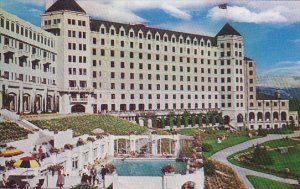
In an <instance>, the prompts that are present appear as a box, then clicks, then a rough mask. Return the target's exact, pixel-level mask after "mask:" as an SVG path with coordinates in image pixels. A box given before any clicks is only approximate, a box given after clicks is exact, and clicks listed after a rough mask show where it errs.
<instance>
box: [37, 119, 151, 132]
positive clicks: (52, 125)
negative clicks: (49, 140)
mask: <svg viewBox="0 0 300 189" xmlns="http://www.w3.org/2000/svg"><path fill="white" fill-rule="evenodd" d="M32 123H33V124H35V125H36V126H38V127H40V128H42V129H49V130H51V131H54V130H59V131H61V130H66V129H73V132H74V133H73V135H74V136H79V135H83V134H92V133H91V131H92V130H93V129H95V128H101V129H103V130H104V131H105V132H106V133H109V134H113V135H128V134H129V133H131V132H134V133H135V134H142V133H145V132H146V131H147V128H146V127H142V126H139V125H137V124H134V123H131V122H129V121H126V120H123V119H120V118H117V117H115V116H110V115H79V116H70V117H64V118H57V119H44V120H38V121H32Z"/></svg>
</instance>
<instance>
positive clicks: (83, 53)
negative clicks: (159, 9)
mask: <svg viewBox="0 0 300 189" xmlns="http://www.w3.org/2000/svg"><path fill="white" fill-rule="evenodd" d="M0 11H1V12H0V19H1V20H0V21H1V23H0V55H1V56H0V68H1V69H0V76H1V77H0V83H1V89H0V90H1V98H2V103H0V108H6V109H9V110H10V111H15V112H18V113H20V112H24V113H29V112H38V113H39V112H59V113H61V114H68V113H74V112H86V113H99V112H110V113H112V114H116V115H119V116H122V117H126V118H127V119H129V120H132V121H133V120H135V117H136V116H138V115H140V114H141V113H152V114H156V115H158V116H160V115H167V114H169V113H170V112H172V111H173V112H179V113H180V112H181V113H182V112H183V111H185V110H187V111H190V112H193V113H201V112H204V113H205V112H209V111H219V112H222V114H223V116H224V119H225V123H226V124H230V125H232V126H234V127H244V126H247V127H249V128H251V129H258V128H276V127H277V128H279V127H282V126H283V125H285V124H286V122H287V121H288V120H291V119H293V120H294V122H295V123H296V124H298V117H297V113H295V112H289V101H288V100H282V99H280V98H274V99H265V98H264V99H262V98H260V97H258V96H257V95H256V89H255V88H256V87H255V84H256V72H255V68H256V67H255V61H254V60H252V59H250V58H247V57H246V56H245V55H244V42H243V37H242V35H241V34H240V33H239V32H238V31H236V30H235V29H234V28H233V27H232V26H231V25H229V24H225V25H224V27H223V28H222V29H221V30H220V31H219V32H218V33H217V34H216V36H203V35H196V34H189V33H183V32H178V31H170V30H164V29H158V28H152V27H148V26H145V25H143V24H134V25H131V24H122V23H115V22H108V21H101V20H94V19H91V18H90V16H89V15H87V14H86V12H85V11H84V10H83V9H82V8H81V7H80V6H79V5H78V4H77V3H76V2H75V1H74V0H57V1H56V2H55V3H54V4H52V5H51V6H50V7H49V8H47V9H46V11H45V13H44V14H42V15H41V27H40V28H39V27H36V26H34V25H32V24H30V23H28V22H26V21H24V20H22V19H20V18H18V17H16V16H14V15H12V14H9V13H7V12H5V11H4V10H0Z"/></svg>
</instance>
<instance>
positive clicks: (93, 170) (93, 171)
mask: <svg viewBox="0 0 300 189" xmlns="http://www.w3.org/2000/svg"><path fill="white" fill-rule="evenodd" d="M90 173H91V184H92V183H93V185H95V181H96V176H97V170H96V168H95V166H93V167H92V168H91V171H90Z"/></svg>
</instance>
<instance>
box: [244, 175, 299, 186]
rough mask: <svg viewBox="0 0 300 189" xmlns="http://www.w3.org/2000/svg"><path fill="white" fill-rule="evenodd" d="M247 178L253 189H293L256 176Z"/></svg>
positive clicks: (284, 184)
mask: <svg viewBox="0 0 300 189" xmlns="http://www.w3.org/2000/svg"><path fill="white" fill-rule="evenodd" d="M247 178H248V180H249V181H250V182H251V184H252V185H253V186H254V188H255V189H293V186H292V185H290V184H286V183H282V182H278V181H275V180H270V179H267V178H262V177H257V176H247Z"/></svg>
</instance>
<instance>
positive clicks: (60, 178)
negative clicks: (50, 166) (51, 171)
mask: <svg viewBox="0 0 300 189" xmlns="http://www.w3.org/2000/svg"><path fill="white" fill-rule="evenodd" d="M63 168H64V167H61V168H59V169H58V172H57V182H56V186H57V187H59V188H60V189H62V188H63V186H64V184H65V176H64V173H63Z"/></svg>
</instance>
